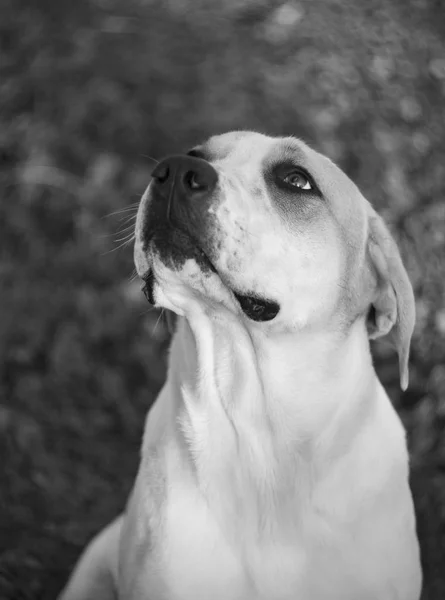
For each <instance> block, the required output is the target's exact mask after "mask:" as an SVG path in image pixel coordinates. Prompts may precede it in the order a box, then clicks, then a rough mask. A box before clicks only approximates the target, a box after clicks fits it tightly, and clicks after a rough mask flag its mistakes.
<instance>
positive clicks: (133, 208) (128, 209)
mask: <svg viewBox="0 0 445 600" xmlns="http://www.w3.org/2000/svg"><path fill="white" fill-rule="evenodd" d="M138 206H139V202H135V203H134V204H130V206H125V207H124V208H121V209H119V210H115V211H113V212H111V213H108V214H106V215H104V216H103V217H102V219H109V218H110V217H115V216H116V215H121V214H123V213H127V212H134V213H136V212H137V209H138Z"/></svg>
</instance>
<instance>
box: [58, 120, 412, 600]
mask: <svg viewBox="0 0 445 600" xmlns="http://www.w3.org/2000/svg"><path fill="white" fill-rule="evenodd" d="M134 254H135V264H136V269H137V273H138V274H139V276H140V277H141V279H142V280H143V281H144V292H145V294H146V296H147V298H148V300H149V301H150V302H151V303H152V304H154V305H155V306H158V307H162V308H164V309H167V310H168V311H171V313H170V314H173V315H175V319H174V321H175V323H174V334H173V337H172V342H171V348H170V357H169V368H168V374H167V379H166V383H165V385H164V387H163V388H162V390H161V392H160V394H159V397H158V398H157V400H156V402H155V404H154V405H153V407H152V408H151V410H150V412H149V414H148V417H147V420H146V424H145V433H144V439H143V445H142V456H141V461H140V466H139V471H138V475H137V478H136V482H135V485H134V488H133V491H132V493H131V496H130V499H129V501H128V505H127V508H126V510H125V512H124V514H123V515H122V516H120V517H119V518H117V520H116V521H114V522H113V523H112V524H111V525H109V526H108V527H107V528H106V529H105V530H104V531H103V532H102V533H100V534H99V535H98V536H97V537H96V538H95V539H94V540H93V541H92V542H91V544H90V545H89V547H88V548H87V550H86V551H85V553H84V555H83V556H82V558H81V560H80V562H79V565H78V566H77V567H76V569H75V571H74V574H73V575H72V577H71V579H70V581H69V583H68V585H67V587H66V589H65V591H64V593H62V596H61V598H62V599H63V600H87V599H88V600H93V599H94V600H111V599H112V598H113V599H119V600H192V599H193V600H200V599H202V600H209V599H212V600H219V599H221V600H222V599H224V600H390V599H391V600H396V599H397V600H418V599H419V596H420V591H421V582H422V573H421V567H420V558H419V546H418V540H417V535H416V524H415V517H414V510H413V502H412V497H411V493H410V489H409V485H408V453H407V446H406V438H405V432H404V429H403V426H402V424H401V422H400V420H399V418H398V416H397V414H396V412H395V410H394V409H393V407H392V405H391V403H390V401H389V399H388V397H387V395H386V393H385V391H384V389H383V387H382V385H381V383H380V381H379V379H378V378H377V376H376V373H375V371H374V368H373V363H372V358H371V354H370V348H369V339H374V338H378V337H380V336H385V335H388V336H389V339H390V340H392V342H393V343H394V345H395V348H396V350H397V352H398V357H399V367H400V381H401V386H402V388H403V389H406V387H407V385H408V356H409V346H410V338H411V335H412V331H413V327H414V320H415V309H414V297H413V291H412V287H411V284H410V281H409V278H408V276H407V273H406V271H405V269H404V266H403V264H402V260H401V257H400V255H399V252H398V249H397V246H396V243H395V242H394V240H393V238H392V237H391V235H390V233H389V231H388V229H387V227H386V226H385V225H384V223H383V221H382V219H381V218H380V217H379V216H378V215H377V213H376V212H375V211H374V209H373V208H372V207H371V205H370V204H369V203H368V201H367V200H365V198H364V197H363V196H362V194H361V193H360V191H359V190H358V188H357V187H356V186H355V185H354V183H353V182H352V181H351V180H350V179H349V178H348V177H347V176H346V175H345V174H344V173H343V172H342V171H341V170H340V169H339V168H338V167H337V166H336V165H335V164H334V163H333V162H331V161H330V160H329V159H328V158H326V157H325V156H323V155H321V154H319V153H318V152H316V151H315V150H313V149H311V148H310V147H309V146H307V145H306V144H305V143H303V142H302V141H300V140H298V139H296V138H294V137H285V138H272V137H268V136H265V135H262V134H259V133H254V132H232V133H226V134H223V135H217V136H215V137H212V138H210V139H209V140H208V141H206V142H205V143H203V144H202V145H200V146H197V147H195V148H193V149H192V150H191V151H190V152H188V153H187V154H182V155H175V156H170V157H169V158H167V159H165V160H163V161H161V162H160V163H158V164H157V165H156V167H155V169H154V171H153V173H152V181H151V183H150V185H149V186H148V188H147V190H146V192H145V194H144V195H143V197H142V200H141V202H140V206H139V209H138V214H137V219H136V228H135V248H134Z"/></svg>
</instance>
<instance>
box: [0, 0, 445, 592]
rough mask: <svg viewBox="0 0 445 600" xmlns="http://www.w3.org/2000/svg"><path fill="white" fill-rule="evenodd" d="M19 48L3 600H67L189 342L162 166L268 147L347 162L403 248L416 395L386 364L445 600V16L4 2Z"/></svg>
mask: <svg viewBox="0 0 445 600" xmlns="http://www.w3.org/2000/svg"><path fill="white" fill-rule="evenodd" d="M0 40H1V49H0V465H1V466H0V599H1V600H8V599H10V600H20V599H22V598H23V599H32V600H38V599H39V600H41V599H47V598H48V599H50V598H54V597H55V595H56V593H57V591H58V590H59V589H60V587H61V586H62V584H63V583H64V581H65V579H66V577H67V576H68V573H69V571H70V569H71V568H72V566H73V562H74V561H75V559H76V558H77V557H78V555H79V553H80V551H81V549H82V547H83V546H84V544H85V543H86V541H87V540H88V539H89V538H90V537H91V536H92V535H93V534H94V533H95V532H97V531H98V530H99V529H100V528H101V527H102V526H103V525H104V524H105V523H107V522H108V521H109V520H110V519H111V518H112V517H114V516H115V515H116V514H117V513H118V512H120V511H121V510H122V508H123V506H124V502H125V499H126V496H127V493H128V491H129V489H130V486H131V484H132V481H133V478H134V476H135V472H136V468H137V462H138V452H139V445H140V440H141V432H142V427H143V420H144V415H145V412H146V411H147V409H148V408H149V406H150V404H151V403H152V401H153V399H154V397H155V395H156V393H157V391H158V390H159V387H160V385H161V384H162V382H163V378H164V374H165V364H166V359H165V351H166V348H167V346H168V335H169V334H168V331H167V328H166V325H165V323H164V321H163V320H162V319H159V314H158V313H157V312H156V311H154V310H151V309H150V307H149V306H148V304H147V303H146V301H145V299H144V297H143V295H142V293H141V292H140V283H139V282H138V281H137V280H135V279H134V277H132V275H133V264H132V247H131V244H130V245H129V244H127V243H126V239H127V236H128V235H129V234H130V235H131V227H132V216H133V214H134V210H135V206H136V203H137V201H138V199H139V197H140V196H141V193H142V192H143V191H144V188H145V186H146V185H147V183H148V181H149V175H150V171H151V168H152V167H153V164H154V163H153V159H158V158H160V157H162V156H163V155H165V154H167V153H170V152H181V151H184V150H186V149H188V148H189V147H190V146H192V145H193V144H195V143H198V142H199V141H200V140H202V139H203V138H205V137H206V136H209V135H211V134H215V133H219V132H224V131H226V130H230V129H234V128H241V129H249V128H251V129H256V130H260V131H263V132H266V133H271V134H276V135H279V134H294V135H297V136H300V137H302V138H304V139H306V140H307V141H308V142H309V143H311V144H313V145H314V146H315V147H316V148H317V149H319V150H321V151H322V152H325V153H326V154H328V155H329V156H330V157H331V158H332V159H334V160H335V161H336V162H338V164H340V166H341V167H343V169H344V170H345V171H346V172H347V173H348V174H349V175H350V176H351V177H352V178H353V179H354V180H355V181H356V182H357V183H358V184H359V186H360V187H361V189H362V191H363V192H364V194H365V196H367V198H368V199H369V200H370V201H371V202H372V203H373V204H374V206H375V207H376V208H377V209H378V210H379V211H380V212H381V214H382V215H383V216H384V217H385V218H386V220H387V222H388V223H389V225H390V227H391V228H392V230H393V232H394V234H395V236H396V238H397V240H398V242H399V245H400V247H401V250H402V254H403V257H404V261H405V264H406V265H407V268H408V271H409V274H410V277H411V281H412V283H413V285H414V288H415V293H416V298H417V326H416V330H415V335H414V339H413V345H412V355H411V356H412V358H411V367H410V387H409V389H408V391H407V392H406V393H405V394H403V395H402V394H401V392H400V389H399V386H398V369H397V361H396V356H395V354H394V352H393V351H392V350H391V348H389V347H388V346H387V345H385V344H384V343H381V344H379V345H376V346H375V347H374V355H375V362H376V366H377V369H378V372H379V375H380V377H381V379H382V381H383V383H384V384H385V386H386V387H387V389H388V391H389V393H390V395H391V398H392V400H393V401H394V403H395V406H396V408H397V410H398V411H399V414H400V415H401V417H402V419H403V422H404V424H405V426H406V428H407V430H408V439H409V447H410V451H411V455H412V467H413V469H412V471H413V475H412V486H413V491H414V495H415V502H416V510H417V513H418V528H419V535H420V538H421V543H422V554H423V562H424V572H425V581H426V585H425V592H424V600H431V599H433V600H436V599H437V600H443V598H445V574H444V572H443V567H444V566H445V437H444V435H443V434H444V426H445V266H444V264H445V194H444V192H445V142H444V140H445V109H444V107H445V44H444V40H445V8H444V6H443V3H442V1H441V0H310V1H309V0H300V1H297V0H291V1H289V2H283V1H282V0H224V2H222V1H221V2H220V1H218V0H139V1H138V0H76V2H69V1H67V0H39V1H38V2H37V1H33V0H10V1H8V0H0ZM119 211H122V212H119ZM128 227H129V229H128ZM376 443H378V440H376ZM184 518H187V517H186V515H185V517H184Z"/></svg>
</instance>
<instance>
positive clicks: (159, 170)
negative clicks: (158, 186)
mask: <svg viewBox="0 0 445 600" xmlns="http://www.w3.org/2000/svg"><path fill="white" fill-rule="evenodd" d="M169 175H170V169H169V168H168V165H166V164H163V163H161V164H159V165H158V166H157V167H155V169H153V172H152V174H151V176H152V177H153V179H156V181H157V182H158V183H164V182H165V181H167V179H168V176H169Z"/></svg>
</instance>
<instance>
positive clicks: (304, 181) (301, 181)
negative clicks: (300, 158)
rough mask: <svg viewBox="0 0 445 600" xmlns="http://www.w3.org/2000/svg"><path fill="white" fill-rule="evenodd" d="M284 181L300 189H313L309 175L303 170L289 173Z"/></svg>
mask: <svg viewBox="0 0 445 600" xmlns="http://www.w3.org/2000/svg"><path fill="white" fill-rule="evenodd" d="M283 181H284V182H285V183H287V184H288V185H291V186H292V187H295V188H298V189H300V190H312V189H313V187H312V184H311V182H310V181H309V179H308V177H306V175H305V174H304V173H302V172H301V171H294V172H292V173H288V174H287V175H285V176H284V177H283Z"/></svg>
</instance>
